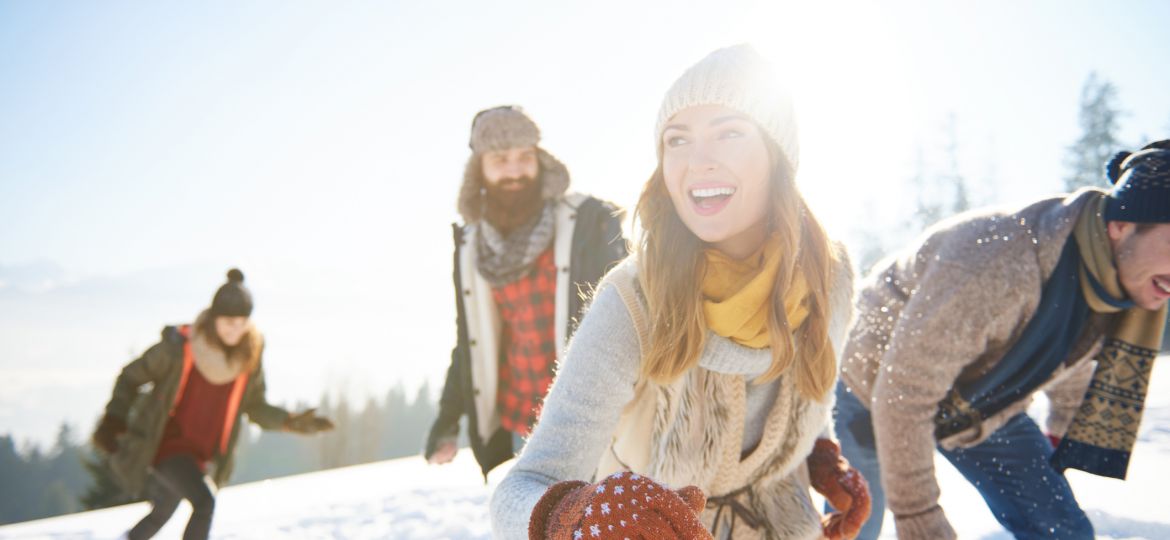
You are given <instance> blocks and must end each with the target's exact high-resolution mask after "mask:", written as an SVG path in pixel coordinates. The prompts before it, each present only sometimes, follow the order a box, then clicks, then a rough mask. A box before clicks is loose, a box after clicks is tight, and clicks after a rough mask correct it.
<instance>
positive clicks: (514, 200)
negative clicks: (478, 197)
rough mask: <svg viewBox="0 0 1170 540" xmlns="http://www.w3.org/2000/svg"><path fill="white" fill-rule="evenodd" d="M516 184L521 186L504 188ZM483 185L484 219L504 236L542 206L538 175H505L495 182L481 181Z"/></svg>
mask: <svg viewBox="0 0 1170 540" xmlns="http://www.w3.org/2000/svg"><path fill="white" fill-rule="evenodd" d="M517 184H520V185H521V186H523V187H521V188H520V189H519V190H516V191H511V190H508V189H504V188H505V187H513V186H515V185H517ZM483 185H484V188H485V189H486V191H487V193H486V195H487V196H486V197H485V199H486V204H485V208H484V219H485V220H487V222H488V223H490V224H491V225H492V227H495V228H496V230H497V231H499V232H500V234H502V235H504V236H507V235H508V233H510V232H512V231H513V230H515V229H516V228H517V227H519V226H521V225H524V224H525V223H528V222H529V221H531V220H532V219H533V218H534V217H536V215H537V214H539V213H540V210H541V208H543V207H544V201H543V200H542V199H541V181H540V180H539V178H532V177H530V176H526V177H522V178H505V179H503V180H500V181H499V182H498V183H496V184H491V183H489V182H487V181H484V183H483Z"/></svg>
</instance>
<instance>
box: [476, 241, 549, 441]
mask: <svg viewBox="0 0 1170 540" xmlns="http://www.w3.org/2000/svg"><path fill="white" fill-rule="evenodd" d="M556 292H557V267H556V264H555V263H554V261H553V250H552V248H549V249H548V250H546V251H545V252H544V253H542V254H541V255H540V256H539V257H537V258H536V261H535V262H534V263H533V265H532V270H531V271H529V272H528V274H526V275H524V276H523V277H521V278H520V279H517V280H516V281H513V282H511V283H509V284H507V285H504V286H502V287H493V288H492V297H493V298H494V299H495V301H496V307H497V308H498V309H499V310H500V318H501V319H502V320H503V322H504V332H503V334H504V339H503V343H504V347H503V348H502V349H501V354H502V357H503V360H504V361H502V362H500V371H499V378H500V382H499V390H498V392H497V393H496V408H497V410H499V412H500V425H501V426H502V427H503V428H504V429H506V430H508V431H511V432H513V433H518V434H520V435H528V432H529V431H530V430H531V429H532V425H533V424H535V423H536V418H537V416H538V415H539V414H540V411H539V408H540V404H541V401H542V400H544V395H545V393H546V392H547V391H548V387H549V385H550V384H552V379H553V367H554V363H555V361H556V350H557V344H556V339H557V338H556V328H555V327H554V324H555V316H556Z"/></svg>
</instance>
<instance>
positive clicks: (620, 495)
mask: <svg viewBox="0 0 1170 540" xmlns="http://www.w3.org/2000/svg"><path fill="white" fill-rule="evenodd" d="M706 504H707V497H706V496H705V495H703V492H702V491H700V490H699V488H697V487H695V486H687V487H684V488H682V489H680V490H677V491H676V490H672V489H669V488H666V487H664V486H663V485H662V484H659V483H657V482H655V481H653V480H651V479H649V478H646V477H644V476H639V475H637V474H634V473H629V472H623V473H617V474H614V475H611V476H608V477H606V478H605V479H604V480H602V481H600V482H598V483H596V484H586V483H585V482H581V481H579V480H578V481H566V482H558V483H556V484H553V486H552V487H550V488H548V491H546V492H545V493H544V496H542V497H541V498H540V501H539V502H538V503H537V504H536V507H535V508H533V509H532V518H531V520H530V521H529V522H528V538H529V539H530V540H585V539H587V540H594V539H603V540H604V539H611V538H614V539H619V540H620V539H623V538H629V539H644V540H659V539H664V538H686V539H688V540H689V539H692V538H699V539H702V538H711V533H709V532H707V530H706V529H704V528H703V523H702V522H701V521H699V513H701V512H702V511H703V507H704V506H705V505H706Z"/></svg>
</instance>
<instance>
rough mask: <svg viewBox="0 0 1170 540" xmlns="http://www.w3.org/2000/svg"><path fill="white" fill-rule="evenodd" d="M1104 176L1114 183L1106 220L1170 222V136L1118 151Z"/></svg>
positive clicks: (1106, 210) (1106, 206) (1107, 204)
mask: <svg viewBox="0 0 1170 540" xmlns="http://www.w3.org/2000/svg"><path fill="white" fill-rule="evenodd" d="M1105 176H1106V177H1107V178H1109V180H1110V181H1111V182H1113V190H1112V191H1110V192H1109V199H1108V200H1107V201H1106V203H1105V220H1106V221H1131V222H1134V223H1170V139H1166V140H1161V141H1157V142H1153V143H1150V144H1147V145H1146V146H1145V147H1143V148H1142V149H1141V150H1138V151H1137V152H1133V153H1130V152H1118V153H1117V154H1116V155H1114V156H1113V159H1110V160H1109V163H1106V164H1105Z"/></svg>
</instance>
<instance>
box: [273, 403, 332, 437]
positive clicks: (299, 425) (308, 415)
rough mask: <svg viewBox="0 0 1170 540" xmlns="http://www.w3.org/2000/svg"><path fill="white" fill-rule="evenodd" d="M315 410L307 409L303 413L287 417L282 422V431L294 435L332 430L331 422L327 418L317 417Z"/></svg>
mask: <svg viewBox="0 0 1170 540" xmlns="http://www.w3.org/2000/svg"><path fill="white" fill-rule="evenodd" d="M316 410H317V409H308V410H306V411H304V412H300V413H293V414H290V415H288V418H286V419H285V421H284V429H285V430H287V431H294V432H296V433H306V434H307V433H316V432H318V431H329V430H331V429H333V422H331V421H329V419H328V418H324V417H321V416H317V415H316V414H315V411H316Z"/></svg>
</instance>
